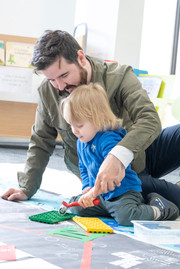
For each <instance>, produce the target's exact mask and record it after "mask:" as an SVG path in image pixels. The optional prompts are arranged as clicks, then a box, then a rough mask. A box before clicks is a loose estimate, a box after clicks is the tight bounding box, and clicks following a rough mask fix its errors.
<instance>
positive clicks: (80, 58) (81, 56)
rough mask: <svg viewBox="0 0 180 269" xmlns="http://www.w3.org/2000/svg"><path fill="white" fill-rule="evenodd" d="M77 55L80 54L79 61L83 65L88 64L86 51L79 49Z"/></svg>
mask: <svg viewBox="0 0 180 269" xmlns="http://www.w3.org/2000/svg"><path fill="white" fill-rule="evenodd" d="M77 55H78V58H77V59H78V63H79V64H80V65H81V66H83V67H84V66H85V65H86V57H85V55H84V51H82V50H78V51H77Z"/></svg>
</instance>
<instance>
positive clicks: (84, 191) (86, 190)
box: [82, 187, 92, 194]
mask: <svg viewBox="0 0 180 269" xmlns="http://www.w3.org/2000/svg"><path fill="white" fill-rule="evenodd" d="M91 189H92V188H91V187H88V188H86V189H84V190H83V191H82V193H83V194H85V193H87V192H88V191H90V190H91Z"/></svg>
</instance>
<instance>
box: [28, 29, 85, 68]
mask: <svg viewBox="0 0 180 269" xmlns="http://www.w3.org/2000/svg"><path fill="white" fill-rule="evenodd" d="M78 50H82V48H81V46H80V45H79V44H78V42H77V41H76V40H75V38H74V37H73V36H71V35H70V34H69V33H67V32H65V31H61V30H56V31H51V30H46V31H45V32H44V33H43V35H42V36H41V37H40V38H39V39H38V40H37V42H36V44H35V46H34V53H33V57H32V60H31V65H32V66H34V67H35V70H34V71H35V73H36V72H37V71H38V70H45V69H46V68H48V67H49V66H51V65H52V64H53V63H54V62H56V61H57V59H60V58H61V57H63V58H64V59H66V61H67V62H68V63H75V64H77V65H79V63H78V60H77V51H78Z"/></svg>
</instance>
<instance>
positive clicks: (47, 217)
mask: <svg viewBox="0 0 180 269" xmlns="http://www.w3.org/2000/svg"><path fill="white" fill-rule="evenodd" d="M74 216H75V215H74V214H69V213H66V214H65V215H63V216H61V215H59V213H58V211H56V210H52V211H48V212H45V213H41V214H37V215H33V216H30V217H29V219H30V220H33V221H38V222H44V223H49V224H54V223H58V222H60V221H63V220H67V219H71V218H72V217H74Z"/></svg>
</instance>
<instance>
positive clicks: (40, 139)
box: [18, 99, 57, 199]
mask: <svg viewBox="0 0 180 269" xmlns="http://www.w3.org/2000/svg"><path fill="white" fill-rule="evenodd" d="M56 137H57V131H56V129H55V128H54V127H52V126H51V120H50V117H49V115H48V113H47V111H46V109H45V107H44V104H43V102H42V101H41V100H40V99H39V102H38V107H37V111H36V118H35V124H34V125H33V127H32V135H31V138H30V143H29V149H28V152H27V161H26V164H25V168H24V172H18V182H19V187H20V189H21V190H22V191H23V192H24V193H25V194H26V195H27V197H28V199H30V198H31V197H32V196H33V195H34V194H35V193H36V191H37V190H38V189H39V188H40V185H41V182H42V175H43V173H44V171H45V168H46V166H47V164H48V162H49V158H50V156H51V155H52V154H53V151H54V148H55V145H56Z"/></svg>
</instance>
